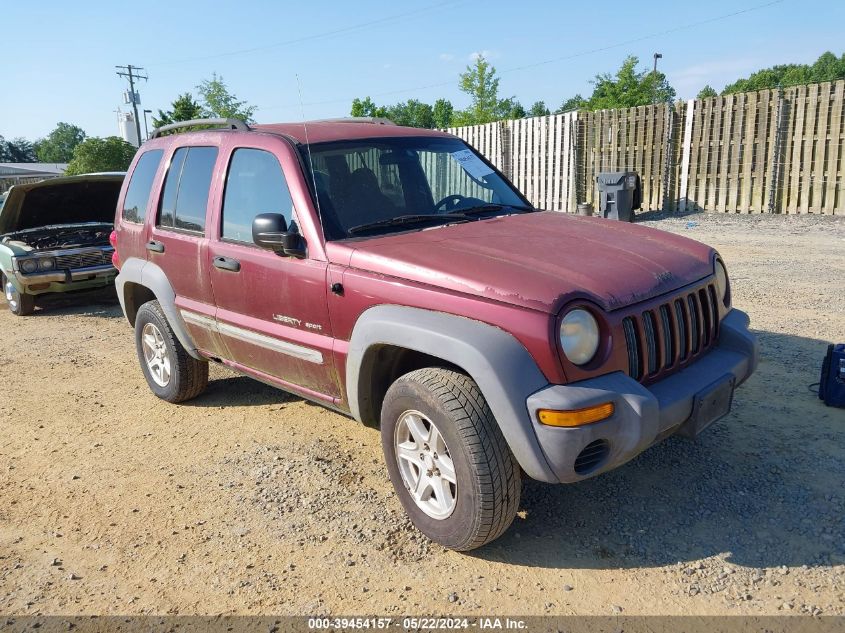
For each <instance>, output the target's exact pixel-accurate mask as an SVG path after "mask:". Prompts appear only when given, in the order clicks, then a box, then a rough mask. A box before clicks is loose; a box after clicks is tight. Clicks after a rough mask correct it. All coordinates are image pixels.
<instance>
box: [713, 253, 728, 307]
mask: <svg viewBox="0 0 845 633" xmlns="http://www.w3.org/2000/svg"><path fill="white" fill-rule="evenodd" d="M716 288H717V289H718V291H719V297H720V298H721V299H722V303H726V302H727V298H728V271H727V270H725V265H724V264H723V263H722V262H721V261H720V260H718V259H717V260H716Z"/></svg>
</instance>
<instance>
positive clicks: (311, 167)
mask: <svg viewBox="0 0 845 633" xmlns="http://www.w3.org/2000/svg"><path fill="white" fill-rule="evenodd" d="M296 90H297V92H298V93H299V111H300V114H301V115H302V128H303V129H304V130H305V147H306V148H307V149H308V168H309V170H310V171H311V184H312V185H313V186H314V200H316V202H317V219H318V220H320V228H322V229H323V241H324V242H325V241H326V235H325V232H326V227H325V225H324V224H323V212H322V209H320V192H319V191H317V176H316V174H315V173H314V159H313V158H312V156H311V143H309V142H308V122H307V121H306V120H305V106H304V105H303V104H302V84H301V83H300V81H299V73H296Z"/></svg>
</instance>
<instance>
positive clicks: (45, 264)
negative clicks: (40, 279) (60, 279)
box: [38, 257, 56, 270]
mask: <svg viewBox="0 0 845 633" xmlns="http://www.w3.org/2000/svg"><path fill="white" fill-rule="evenodd" d="M55 268H56V260H55V259H53V258H52V257H44V258H43V259H39V260H38V269H39V270H55Z"/></svg>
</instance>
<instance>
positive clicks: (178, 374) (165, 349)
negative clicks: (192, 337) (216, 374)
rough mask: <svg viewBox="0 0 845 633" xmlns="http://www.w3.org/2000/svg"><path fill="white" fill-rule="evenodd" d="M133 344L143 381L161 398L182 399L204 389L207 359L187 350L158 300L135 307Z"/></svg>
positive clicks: (198, 393)
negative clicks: (191, 353) (136, 308)
mask: <svg viewBox="0 0 845 633" xmlns="http://www.w3.org/2000/svg"><path fill="white" fill-rule="evenodd" d="M135 347H136V349H137V351H138V362H140V363H141V370H142V371H143V372H144V378H146V379H147V384H148V385H149V386H150V389H151V390H152V392H153V393H154V394H155V395H156V396H158V397H159V398H161V399H162V400H166V401H167V402H174V403H175V402H184V401H185V400H190V399H191V398H196V397H197V396H198V395H200V394H201V393H202V392H203V391H205V388H206V386H207V385H208V363H207V362H206V361H201V360H197V359H196V358H194V357H193V356H191V355H190V354H188V352H187V351H186V350H185V348H184V347H183V346H182V343H180V342H179V339H178V338H176V335H175V334H174V333H173V329H172V328H171V327H170V324H169V323H168V322H167V317H165V315H164V312H163V311H162V309H161V305H160V304H159V302H158V301H149V302H147V303H145V304H144V305H142V306H141V307H140V309H139V310H138V314H137V316H136V317H135Z"/></svg>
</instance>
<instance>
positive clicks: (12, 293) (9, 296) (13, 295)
mask: <svg viewBox="0 0 845 633" xmlns="http://www.w3.org/2000/svg"><path fill="white" fill-rule="evenodd" d="M5 291H6V303H8V304H9V307H10V308H11V309H12V310H17V309H18V291H17V289H16V288H15V287H14V286H13V285H12V282H11V281H9V280H6V287H5Z"/></svg>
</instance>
